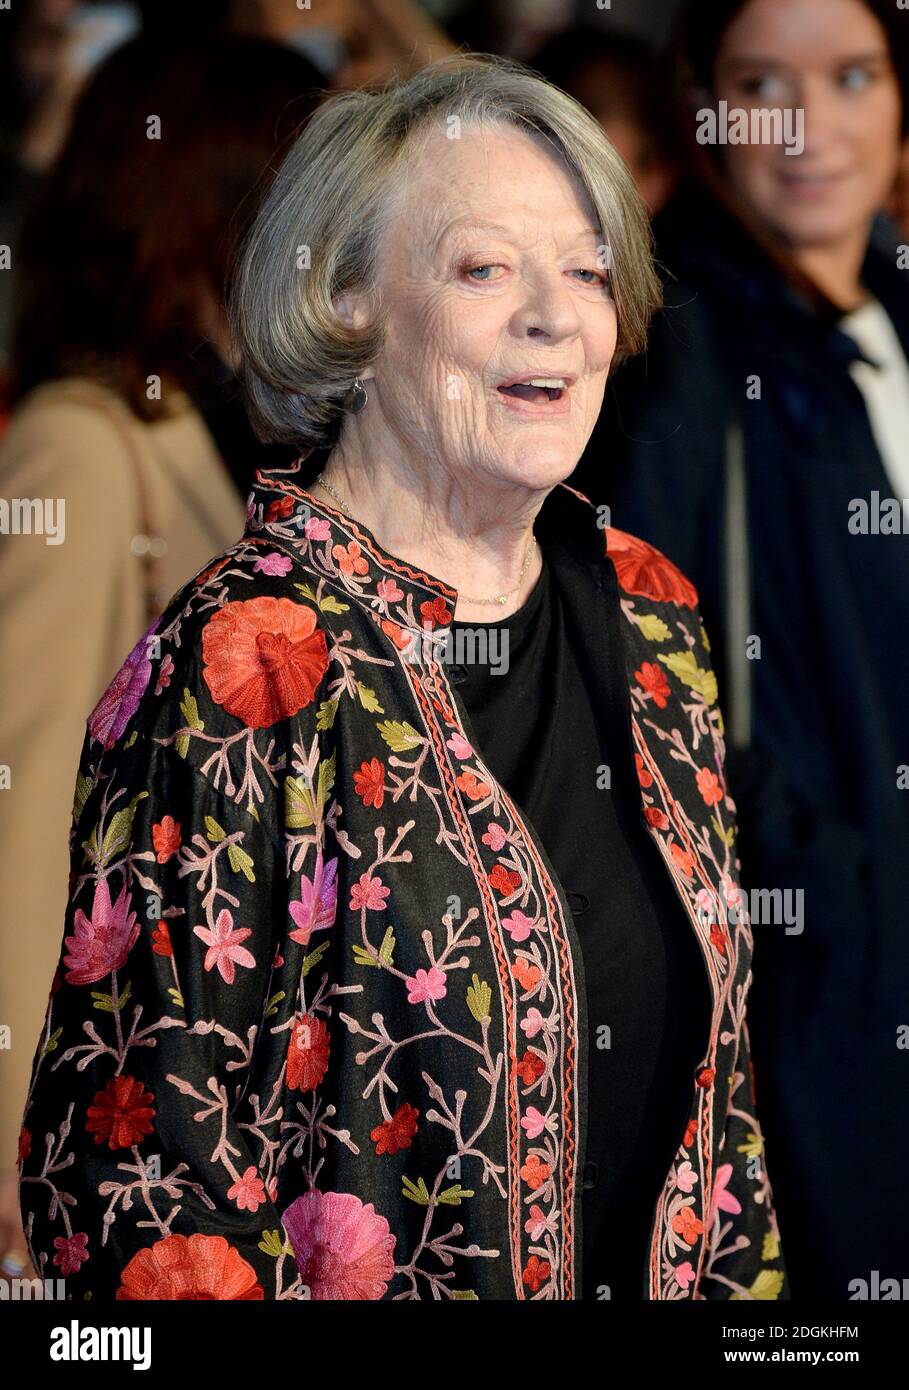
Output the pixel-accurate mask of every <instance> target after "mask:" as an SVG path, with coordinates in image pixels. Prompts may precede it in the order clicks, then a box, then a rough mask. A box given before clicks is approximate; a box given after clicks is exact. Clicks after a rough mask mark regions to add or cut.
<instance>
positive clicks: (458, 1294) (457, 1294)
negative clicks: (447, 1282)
mask: <svg viewBox="0 0 909 1390" xmlns="http://www.w3.org/2000/svg"><path fill="white" fill-rule="evenodd" d="M448 1297H449V1298H455V1299H457V1298H474V1299H476V1300H477V1302H479V1297H478V1295H477V1294H475V1293H474V1291H473V1289H449V1290H448Z"/></svg>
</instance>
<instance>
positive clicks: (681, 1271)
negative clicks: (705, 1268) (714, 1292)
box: [673, 1260, 694, 1289]
mask: <svg viewBox="0 0 909 1390" xmlns="http://www.w3.org/2000/svg"><path fill="white" fill-rule="evenodd" d="M673 1274H674V1275H675V1282H676V1283H677V1284H678V1286H679V1288H680V1289H687V1288H688V1285H689V1284H690V1283H691V1281H692V1279H693V1278H694V1270H693V1269H692V1267H691V1261H690V1260H686V1261H685V1263H684V1264H681V1265H676V1267H675V1269H674V1270H673Z"/></svg>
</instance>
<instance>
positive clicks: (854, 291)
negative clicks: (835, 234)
mask: <svg viewBox="0 0 909 1390" xmlns="http://www.w3.org/2000/svg"><path fill="white" fill-rule="evenodd" d="M869 236H870V228H869V229H868V230H867V231H865V232H862V231H860V232H857V233H856V234H855V235H854V236H851V237H850V238H849V239H848V240H847V241H842V242H836V243H831V244H829V245H822V246H811V247H804V248H801V249H797V250H796V251H795V253H794V259H795V262H796V264H797V265H798V267H799V269H800V270H802V271H803V272H804V273H805V274H806V275H808V276H809V277H810V278H811V279H812V280H813V281H814V283H815V284H816V285H817V286H818V287H819V288H820V289H821V290H823V291H824V293H825V294H826V295H827V296H828V298H829V299H832V300H833V302H834V304H837V305H839V307H840V308H841V309H842V310H843V311H844V312H845V313H849V312H850V311H851V310H852V309H858V308H860V307H861V305H862V304H864V303H865V301H866V300H867V299H868V291H867V289H866V288H865V286H864V285H863V283H862V266H863V264H864V261H865V254H866V252H867V249H868V239H869Z"/></svg>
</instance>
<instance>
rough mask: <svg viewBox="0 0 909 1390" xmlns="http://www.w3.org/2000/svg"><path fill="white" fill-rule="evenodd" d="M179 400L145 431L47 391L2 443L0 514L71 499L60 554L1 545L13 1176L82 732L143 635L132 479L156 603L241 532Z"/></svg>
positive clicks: (3, 1053)
mask: <svg viewBox="0 0 909 1390" xmlns="http://www.w3.org/2000/svg"><path fill="white" fill-rule="evenodd" d="M176 401H177V403H178V404H179V406H180V413H179V414H178V415H176V416H174V417H170V418H168V419H166V420H162V421H160V422H156V423H154V424H151V425H147V424H143V423H142V422H141V421H139V420H137V419H136V417H135V416H134V415H133V414H132V412H131V411H130V410H129V409H128V408H127V407H126V405H125V404H123V403H122V402H121V401H120V399H119V397H117V396H116V395H115V394H113V393H112V392H110V391H108V390H106V389H104V388H102V387H99V386H97V385H95V384H93V383H91V382H88V381H86V380H83V379H81V378H69V379H68V380H66V381H61V382H50V383H47V384H45V385H43V386H40V387H38V388H37V389H36V390H34V391H32V392H31V393H30V394H29V395H28V396H27V397H26V398H25V399H24V400H23V401H22V402H21V404H20V406H19V408H18V409H17V410H16V412H15V413H14V415H13V417H12V419H11V420H10V423H9V426H8V428H7V431H6V433H5V435H4V436H3V439H2V441H0V499H3V501H5V502H7V503H10V502H12V500H13V499H15V498H20V499H33V498H38V499H55V501H56V503H57V506H56V507H55V512H56V515H57V516H58V518H59V499H65V509H64V523H65V530H64V532H63V534H64V537H65V538H64V540H63V543H62V544H47V542H46V537H45V536H44V535H36V534H5V533H4V534H0V765H5V766H6V767H8V768H9V774H8V775H9V787H8V788H7V789H3V790H0V1030H2V1029H3V1026H4V1025H6V1026H7V1027H8V1028H9V1030H10V1032H9V1034H8V1035H6V1034H4V1033H3V1032H2V1031H0V1170H7V1171H8V1170H9V1169H11V1168H13V1167H14V1164H15V1159H16V1144H17V1139H18V1134H19V1127H20V1124H21V1120H22V1112H23V1109H24V1105H25V1096H26V1089H27V1084H28V1077H29V1072H30V1068H31V1062H32V1056H33V1053H34V1049H35V1046H36V1044H37V1041H38V1036H39V1033H40V1030H41V1021H42V1018H43V1016H44V1009H45V1005H46V1002H47V994H48V990H49V988H50V984H51V980H52V977H53V973H54V967H55V965H56V962H57V958H58V955H59V951H60V942H61V937H62V930H63V916H64V910H65V906H66V900H67V878H68V873H69V857H68V837H69V828H70V820H71V814H72V804H73V788H74V784H75V776H76V770H77V767H78V763H79V755H80V752H81V748H82V739H83V733H84V726H85V720H86V718H87V716H88V715H89V713H90V712H91V710H92V708H93V707H94V705H95V704H96V702H97V701H98V699H99V698H100V696H101V695H102V694H103V692H104V690H105V689H106V687H107V685H108V684H109V682H110V680H111V678H112V677H113V676H114V674H115V673H116V671H117V670H118V668H119V666H120V664H121V662H122V661H123V659H124V657H125V656H126V655H127V653H128V652H129V650H130V648H131V647H132V646H133V645H134V643H135V642H136V641H137V640H138V638H139V637H140V636H141V635H142V633H143V632H144V631H145V629H146V627H147V625H148V622H147V619H146V609H145V597H144V582H143V575H142V565H141V563H140V561H139V559H137V558H136V555H135V554H134V553H133V551H132V549H131V546H132V545H133V538H134V537H135V536H136V534H137V533H138V532H139V531H140V529H141V527H140V522H139V516H140V511H139V503H138V492H137V479H136V470H137V468H138V467H141V468H142V474H143V478H144V480H145V481H144V487H145V491H146V495H147V498H148V516H149V519H150V521H151V523H152V524H151V527H150V528H149V529H150V530H151V531H152V532H156V533H158V534H159V535H161V536H162V537H164V539H165V540H166V543H167V545H166V549H165V550H164V553H163V554H162V555H161V558H160V561H159V566H160V579H161V588H162V590H163V591H164V592H162V593H161V595H160V598H161V600H162V601H166V600H167V598H168V597H169V596H170V595H171V594H172V593H173V592H174V591H175V590H176V589H178V588H179V587H180V585H181V584H182V583H183V582H184V581H185V580H186V579H188V578H190V577H191V575H192V574H193V573H194V572H195V571H196V570H198V569H200V568H201V567H202V566H203V565H204V564H205V561H206V560H207V559H208V558H209V557H210V556H212V555H215V554H217V553H218V551H220V550H222V549H224V547H225V546H228V545H231V544H232V543H233V542H234V541H235V540H236V539H237V538H238V537H239V536H240V534H241V532H242V530H243V522H244V513H245V506H244V499H242V498H241V497H240V495H239V493H238V492H237V490H236V487H235V486H234V484H233V482H232V480H231V478H230V475H229V474H228V472H227V469H226V468H225V466H224V464H223V462H222V461H221V458H220V455H219V454H218V452H217V450H216V448H215V445H214V442H213V440H212V438H211V435H210V434H209V431H208V430H207V428H206V426H205V424H204V421H203V420H202V417H201V416H200V415H199V413H198V411H197V410H196V409H195V408H194V407H193V406H192V404H191V402H190V401H189V399H188V398H187V397H185V396H183V395H182V394H181V395H180V396H178V397H177V398H176ZM111 410H113V411H114V412H116V415H115V417H112V416H111V414H110V413H109V412H110V411H111ZM117 418H119V421H120V424H119V425H118V424H117ZM124 430H125V431H126V432H127V434H126V436H124V433H123V431H124ZM129 438H132V440H133V441H134V444H135V450H136V452H135V453H134V452H133V451H131V450H130V448H129V445H128V442H127V440H128V439H129ZM51 519H52V518H51ZM5 529H6V528H5V527H4V530H5ZM2 770H3V769H2V766H0V773H2ZM0 786H4V787H5V781H4V782H2V783H0Z"/></svg>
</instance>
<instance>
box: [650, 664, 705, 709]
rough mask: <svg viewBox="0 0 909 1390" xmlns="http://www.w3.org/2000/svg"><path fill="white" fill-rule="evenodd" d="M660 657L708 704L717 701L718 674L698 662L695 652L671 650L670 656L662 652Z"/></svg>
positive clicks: (675, 674) (673, 672)
mask: <svg viewBox="0 0 909 1390" xmlns="http://www.w3.org/2000/svg"><path fill="white" fill-rule="evenodd" d="M659 659H660V661H662V663H663V665H664V666H668V667H669V669H670V671H671V672H672V674H673V675H674V676H678V678H679V680H680V681H682V683H683V684H684V685H687V686H688V688H689V690H693V691H694V692H695V694H696V695H702V696H703V697H704V699H705V700H706V702H707V704H708V705H712V704H715V703H716V696H717V688H716V676H715V675H714V674H713V672H712V671H710V670H706V671H705V670H704V668H703V667H702V666H699V665H698V664H697V660H696V659H695V655H694V652H690V651H689V652H670V653H669V655H668V656H664V655H663V654H662V652H661V653H660V657H659Z"/></svg>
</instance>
